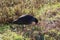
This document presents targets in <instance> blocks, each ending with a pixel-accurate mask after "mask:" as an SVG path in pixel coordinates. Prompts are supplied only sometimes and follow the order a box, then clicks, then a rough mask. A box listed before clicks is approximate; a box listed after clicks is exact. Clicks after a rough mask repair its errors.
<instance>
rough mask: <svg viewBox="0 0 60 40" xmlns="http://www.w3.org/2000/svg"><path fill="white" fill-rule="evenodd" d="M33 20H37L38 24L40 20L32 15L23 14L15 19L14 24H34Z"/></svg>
mask: <svg viewBox="0 0 60 40" xmlns="http://www.w3.org/2000/svg"><path fill="white" fill-rule="evenodd" d="M32 22H35V24H37V23H38V20H37V19H36V18H35V17H33V16H31V15H22V16H20V17H19V18H18V19H16V20H14V21H13V24H19V25H20V24H21V25H24V24H25V25H28V24H32Z"/></svg>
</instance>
